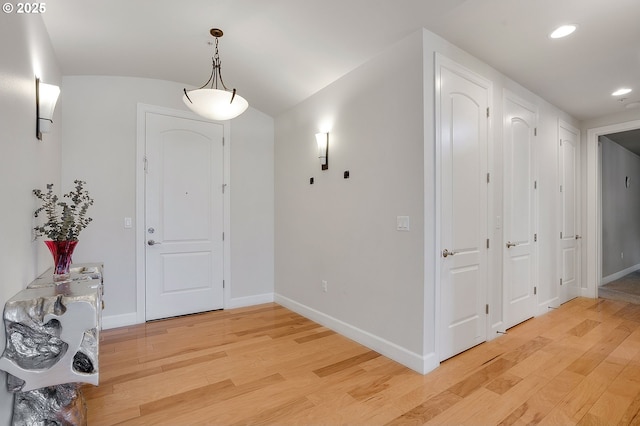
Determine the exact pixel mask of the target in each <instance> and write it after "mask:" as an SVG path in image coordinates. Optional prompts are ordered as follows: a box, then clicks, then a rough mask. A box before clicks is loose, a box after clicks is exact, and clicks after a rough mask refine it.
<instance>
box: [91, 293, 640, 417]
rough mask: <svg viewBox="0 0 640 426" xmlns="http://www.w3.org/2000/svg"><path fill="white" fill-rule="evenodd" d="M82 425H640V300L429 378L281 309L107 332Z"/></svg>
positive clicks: (508, 344) (505, 340)
mask: <svg viewBox="0 0 640 426" xmlns="http://www.w3.org/2000/svg"><path fill="white" fill-rule="evenodd" d="M100 345H101V346H100V386H98V387H93V386H90V385H87V386H84V387H83V391H84V394H85V397H86V399H87V407H88V420H89V425H92V426H94V425H115V424H123V425H218V424H220V425H247V424H277V425H288V424H298V425H385V424H389V425H404V424H408V425H414V424H416V425H417V424H435V425H448V424H452V425H453V424H462V425H523V424H555V425H605V424H606V425H627V424H639V425H640V305H635V304H629V303H626V302H621V301H615V300H605V299H574V300H572V301H570V302H568V303H566V304H565V305H563V306H561V307H560V308H559V309H557V310H554V311H552V312H549V313H548V314H546V315H543V316H541V317H538V318H535V319H532V320H529V321H527V322H525V323H523V324H520V325H518V326H516V327H514V328H512V329H510V330H509V331H508V334H506V335H503V336H500V337H499V338H497V339H495V340H493V341H491V342H487V343H484V344H481V345H479V346H477V347H475V348H473V349H471V350H469V351H467V352H465V353H463V354H460V355H458V356H456V357H454V358H451V359H450V360H447V361H446V362H444V363H442V364H441V366H440V367H439V368H437V369H436V370H434V371H433V372H431V373H429V374H427V375H424V376H423V375H420V374H418V373H415V372H413V371H411V370H409V369H407V368H405V367H403V366H401V365H399V364H397V363H395V362H394V361H391V360H389V359H387V358H385V357H383V356H381V355H379V354H378V353H376V352H374V351H371V350H369V349H367V348H365V347H363V346H361V345H358V344H356V343H354V342H352V341H350V340H348V339H346V338H344V337H342V336H340V335H338V334H336V333H334V332H332V331H330V330H328V329H326V328H324V327H322V326H320V325H318V324H316V323H314V322H312V321H310V320H308V319H305V318H303V317H301V316H299V315H297V314H295V313H293V312H291V311H289V310H287V309H286V308H283V307H281V306H278V305H276V304H267V305H260V306H253V307H249V308H242V309H235V310H227V311H218V312H209V313H205V314H199V315H193V316H187V317H181V318H175V319H170V320H164V321H157V322H152V323H148V324H144V325H138V326H134V327H127V328H121V329H113V330H107V331H104V332H103V333H102V339H101V343H100Z"/></svg>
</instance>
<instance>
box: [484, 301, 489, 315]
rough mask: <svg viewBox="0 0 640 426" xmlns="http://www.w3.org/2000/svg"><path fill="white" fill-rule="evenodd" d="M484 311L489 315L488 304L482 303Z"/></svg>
mask: <svg viewBox="0 0 640 426" xmlns="http://www.w3.org/2000/svg"><path fill="white" fill-rule="evenodd" d="M484 312H485V313H486V314H487V315H489V304H488V303H487V304H486V305H484Z"/></svg>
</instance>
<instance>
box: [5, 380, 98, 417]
mask: <svg viewBox="0 0 640 426" xmlns="http://www.w3.org/2000/svg"><path fill="white" fill-rule="evenodd" d="M80 386H81V385H79V384H77V383H67V384H64V385H58V386H49V387H46V388H40V389H35V390H32V391H27V392H18V393H16V395H15V400H14V403H13V424H14V425H25V426H26V425H29V426H31V425H61V426H71V425H73V426H80V425H82V426H84V425H86V424H87V406H86V404H85V401H84V397H83V395H82V391H81V389H80Z"/></svg>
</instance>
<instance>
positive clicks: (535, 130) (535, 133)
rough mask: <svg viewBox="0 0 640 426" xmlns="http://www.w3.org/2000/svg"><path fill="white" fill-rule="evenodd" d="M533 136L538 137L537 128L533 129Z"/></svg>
mask: <svg viewBox="0 0 640 426" xmlns="http://www.w3.org/2000/svg"><path fill="white" fill-rule="evenodd" d="M533 136H538V128H537V127H534V128H533Z"/></svg>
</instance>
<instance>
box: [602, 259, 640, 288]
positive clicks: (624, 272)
mask: <svg viewBox="0 0 640 426" xmlns="http://www.w3.org/2000/svg"><path fill="white" fill-rule="evenodd" d="M639 269H640V263H639V264H637V265H633V266H631V267H629V268H627V269H623V270H622V271H619V272H616V273H615V274H611V275H609V276H606V277H602V280H601V281H600V284H599V285H605V284H609V283H610V282H612V281H615V280H619V279H620V278H622V277H624V276H625V275H629V274H630V273H632V272H635V271H637V270H639Z"/></svg>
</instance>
